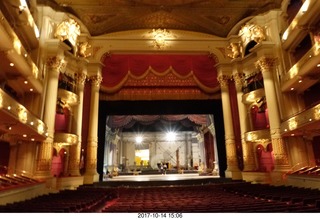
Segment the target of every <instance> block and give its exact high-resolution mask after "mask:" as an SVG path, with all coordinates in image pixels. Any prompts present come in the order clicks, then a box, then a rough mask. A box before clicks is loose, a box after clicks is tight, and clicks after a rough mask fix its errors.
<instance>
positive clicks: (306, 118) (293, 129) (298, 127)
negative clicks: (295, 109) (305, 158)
mask: <svg viewBox="0 0 320 219" xmlns="http://www.w3.org/2000/svg"><path fill="white" fill-rule="evenodd" d="M319 127H320V104H317V105H315V106H313V107H311V108H309V109H306V110H304V111H302V112H300V113H298V114H296V115H294V116H292V117H291V118H290V119H288V120H286V121H284V122H282V124H281V133H282V135H283V136H299V135H309V136H315V135H320V133H319Z"/></svg>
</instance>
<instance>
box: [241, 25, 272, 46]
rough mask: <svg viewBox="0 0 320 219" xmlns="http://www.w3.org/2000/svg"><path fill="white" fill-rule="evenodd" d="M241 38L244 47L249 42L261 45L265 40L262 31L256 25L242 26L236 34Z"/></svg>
mask: <svg viewBox="0 0 320 219" xmlns="http://www.w3.org/2000/svg"><path fill="white" fill-rule="evenodd" d="M238 35H239V36H240V37H241V40H242V43H243V46H244V47H245V46H246V45H247V44H248V43H249V42H250V41H255V42H256V43H261V42H262V41H264V40H266V35H265V33H264V29H263V28H262V27H261V26H259V25H257V24H246V25H244V26H243V27H242V28H241V30H240V31H239V34H238Z"/></svg>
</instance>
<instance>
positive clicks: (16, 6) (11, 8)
mask: <svg viewBox="0 0 320 219" xmlns="http://www.w3.org/2000/svg"><path fill="white" fill-rule="evenodd" d="M30 2H31V1H26V0H1V1H0V9H1V11H2V13H3V14H4V17H5V18H6V19H7V20H8V21H9V23H10V24H11V26H12V28H13V29H14V30H15V31H16V34H17V35H18V37H19V39H20V40H21V42H22V45H24V47H25V48H27V50H28V51H29V50H33V49H36V48H38V44H39V39H38V38H39V30H38V27H37V25H36V23H35V20H34V17H33V16H32V14H31V11H30V10H36V8H32V6H31V5H30V4H28V3H30ZM33 7H35V6H33Z"/></svg>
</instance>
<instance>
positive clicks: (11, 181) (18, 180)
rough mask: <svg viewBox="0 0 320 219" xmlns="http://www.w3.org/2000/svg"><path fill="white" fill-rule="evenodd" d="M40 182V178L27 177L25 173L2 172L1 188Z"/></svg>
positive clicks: (0, 176) (0, 178)
mask: <svg viewBox="0 0 320 219" xmlns="http://www.w3.org/2000/svg"><path fill="white" fill-rule="evenodd" d="M37 183H40V181H39V180H36V179H33V178H30V177H27V176H25V175H23V174H20V175H18V174H1V175H0V190H4V189H11V188H14V187H17V186H25V185H30V184H37Z"/></svg>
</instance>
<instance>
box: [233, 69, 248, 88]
mask: <svg viewBox="0 0 320 219" xmlns="http://www.w3.org/2000/svg"><path fill="white" fill-rule="evenodd" d="M232 77H233V80H234V82H235V84H236V86H237V87H242V86H243V83H244V78H245V74H244V73H242V72H236V73H234V74H233V75H232Z"/></svg>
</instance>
